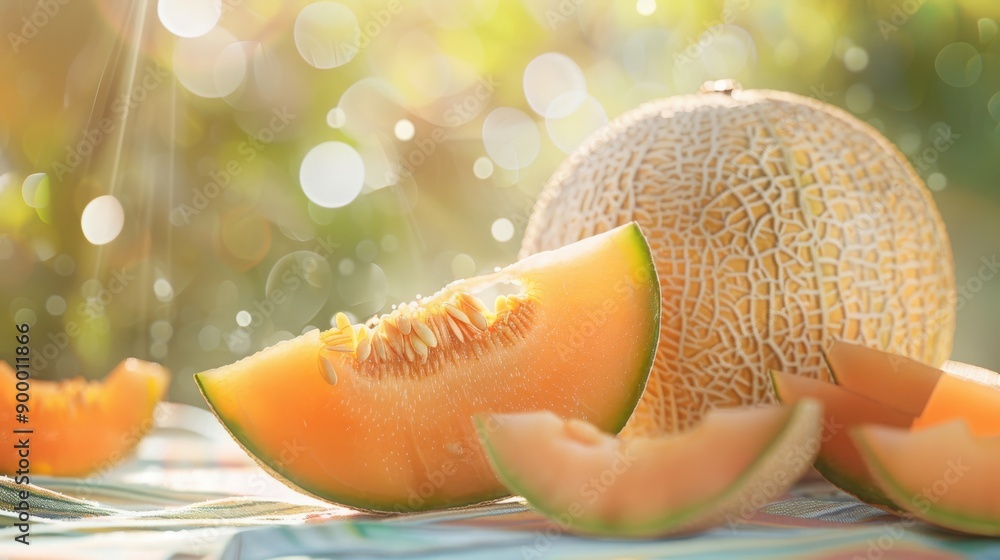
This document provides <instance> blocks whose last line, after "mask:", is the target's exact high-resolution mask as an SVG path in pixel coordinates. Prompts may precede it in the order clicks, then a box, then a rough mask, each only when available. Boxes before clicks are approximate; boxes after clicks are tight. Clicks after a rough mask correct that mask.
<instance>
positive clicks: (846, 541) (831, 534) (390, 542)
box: [0, 404, 1000, 560]
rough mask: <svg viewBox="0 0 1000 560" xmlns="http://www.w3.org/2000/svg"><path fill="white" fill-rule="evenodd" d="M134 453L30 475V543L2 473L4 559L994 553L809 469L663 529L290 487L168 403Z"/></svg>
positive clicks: (188, 410)
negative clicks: (617, 533)
mask: <svg viewBox="0 0 1000 560" xmlns="http://www.w3.org/2000/svg"><path fill="white" fill-rule="evenodd" d="M164 406H165V407H166V408H167V410H166V411H165V413H164V414H161V415H159V416H160V417H162V418H164V421H163V422H162V425H160V426H159V427H158V428H157V430H156V431H155V432H154V433H153V434H151V435H150V436H149V437H147V438H146V439H145V440H144V441H143V442H142V444H141V445H140V448H139V450H138V453H137V454H136V457H135V458H134V459H132V460H130V461H129V462H127V463H126V464H123V465H121V466H120V467H118V468H116V469H115V470H113V471H111V472H107V473H101V474H100V475H96V476H94V477H91V478H89V479H55V478H45V477H34V478H33V479H32V482H33V485H32V487H31V488H30V491H31V502H30V508H31V514H32V517H31V525H30V537H29V541H30V543H31V544H30V545H28V546H25V545H23V544H20V543H18V542H16V541H15V540H14V538H15V537H16V536H18V535H19V534H21V533H20V532H19V529H18V528H17V527H16V526H15V525H14V524H15V523H17V522H18V519H17V512H16V511H15V506H16V504H17V502H18V499H17V491H18V490H21V489H23V487H21V486H17V485H15V484H14V483H13V481H12V480H10V479H7V478H0V522H2V524H3V528H2V529H0V558H2V559H9V560H15V559H17V560H20V559H45V560H62V559H65V560H70V559H73V560H76V559H94V560H115V559H119V558H121V559H127V560H146V559H149V560H153V559H156V560H168V559H169V560H208V559H226V560H265V559H274V558H283V559H286V560H291V559H294V560H304V559H306V558H455V559H480V558H482V559H487V558H498V559H507V558H515V559H516V558H526V559H527V558H552V559H556V558H558V559H563V558H572V559H603V558H608V559H625V558H628V559H640V558H734V559H756V558H760V559H772V558H817V559H828V560H833V559H845V560H853V559H870V560H895V559H915V560H920V559H926V560H930V559H939V558H940V559H944V558H982V559H987V558H998V559H1000V539H976V538H969V537H964V536H960V535H955V534H951V533H948V532H945V531H940V530H937V529H934V528H931V527H928V526H926V525H923V524H920V523H917V522H914V521H910V520H902V519H899V518H896V517H893V516H890V515H886V514H885V513H883V512H882V511H880V510H878V509H875V508H872V507H869V506H867V505H865V504H862V503H860V502H857V501H856V500H854V499H852V498H851V497H849V496H846V495H844V494H842V493H840V492H838V491H836V489H834V488H832V487H831V486H829V485H827V484H826V483H825V482H823V481H821V480H818V479H810V480H807V481H804V482H803V483H801V484H799V485H798V486H797V487H796V488H795V489H794V490H793V491H792V492H791V493H789V494H788V495H786V496H784V497H782V499H781V500H779V501H777V502H774V503H772V504H770V505H768V506H766V507H765V508H763V509H762V510H761V511H759V512H758V513H757V514H756V515H754V516H753V517H751V518H749V519H746V520H745V522H742V523H741V524H739V525H737V526H727V527H720V528H718V529H715V530H712V531H708V532H705V533H701V534H698V535H694V536H688V537H683V538H672V539H658V540H615V539H595V538H583V537H577V536H573V535H569V534H565V533H563V532H562V531H560V530H559V527H558V526H557V525H554V524H552V523H550V522H548V521H547V520H545V519H544V518H542V517H540V516H538V515H537V514H534V513H533V512H531V511H530V510H529V509H527V508H526V507H525V506H524V504H523V503H521V502H520V501H518V500H516V499H511V500H507V501H504V502H500V503H496V504H490V505H486V506H478V507H472V508H466V509H461V510H449V511H441V512H430V513H423V514H411V515H395V516H376V515H367V514H358V513H356V512H353V511H351V510H347V509H344V508H338V507H335V506H331V505H329V504H326V503H323V502H319V501H316V500H313V499H310V498H307V497H304V496H301V495H299V494H296V493H294V492H292V491H291V490H288V489H287V488H285V487H284V486H282V485H281V484H280V483H278V482H276V481H274V480H273V479H271V478H270V477H269V476H268V475H266V474H265V473H264V472H263V471H261V470H260V469H259V468H258V467H256V466H255V465H254V464H253V463H252V462H251V461H250V460H249V459H248V458H247V457H246V456H245V455H244V454H243V452H242V451H240V450H239V448H238V447H236V446H235V444H233V443H232V442H231V441H230V440H229V438H228V436H226V435H225V433H224V431H223V430H222V429H221V427H220V426H219V425H218V424H217V423H216V422H215V419H214V418H213V417H212V416H211V415H210V414H208V413H207V412H205V411H202V410H199V409H196V408H193V407H186V406H180V405H173V404H167V405H164Z"/></svg>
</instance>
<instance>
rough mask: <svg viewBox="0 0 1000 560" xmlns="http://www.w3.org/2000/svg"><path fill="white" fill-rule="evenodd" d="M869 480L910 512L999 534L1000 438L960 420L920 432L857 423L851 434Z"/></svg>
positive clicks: (979, 532)
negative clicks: (999, 474)
mask: <svg viewBox="0 0 1000 560" xmlns="http://www.w3.org/2000/svg"><path fill="white" fill-rule="evenodd" d="M852 435H853V437H854V440H855V442H856V443H857V445H858V450H859V451H860V452H861V456H862V457H863V458H864V461H865V463H866V464H867V465H868V468H869V470H870V471H871V473H872V476H873V477H874V479H875V480H876V481H877V482H878V484H879V486H880V487H881V488H882V490H883V491H884V492H885V494H886V495H887V496H889V497H890V498H891V499H892V501H893V502H894V503H896V504H898V505H899V506H900V507H902V508H903V509H905V510H906V511H907V512H909V513H911V514H913V516H915V517H917V518H918V519H921V520H923V521H926V522H928V523H933V524H935V525H940V526H942V527H947V528H949V529H953V530H956V531H961V532H963V533H970V534H973V535H984V536H994V537H995V536H1000V500H998V499H997V494H996V492H995V488H996V484H997V478H996V477H997V472H1000V437H977V436H975V435H973V434H972V433H971V432H969V429H968V427H967V426H966V425H965V423H964V422H963V421H961V420H955V421H952V422H948V423H945V424H939V425H937V426H934V427H931V428H928V429H925V430H916V431H910V430H904V429H899V428H891V427H888V426H875V425H869V426H859V427H857V428H855V430H854V432H853V433H852Z"/></svg>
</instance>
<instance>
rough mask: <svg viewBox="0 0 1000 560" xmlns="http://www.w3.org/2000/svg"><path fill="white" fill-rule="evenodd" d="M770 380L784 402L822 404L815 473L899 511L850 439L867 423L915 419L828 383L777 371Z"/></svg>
mask: <svg viewBox="0 0 1000 560" xmlns="http://www.w3.org/2000/svg"><path fill="white" fill-rule="evenodd" d="M771 381H772V382H773V383H774V392H775V395H776V396H777V397H778V400H779V402H781V403H785V404H794V403H797V402H799V401H800V400H802V399H805V398H814V399H816V400H818V401H819V402H821V403H823V416H824V418H823V424H824V431H823V436H822V445H821V447H820V450H819V454H818V455H817V457H816V470H818V471H819V472H820V474H822V475H823V477H824V478H826V479H827V480H829V481H830V482H832V483H833V484H834V485H836V486H837V487H839V488H841V489H842V490H844V491H845V492H848V493H849V494H851V495H853V496H856V497H858V498H859V499H861V500H863V501H865V502H868V503H869V504H873V505H876V506H879V507H883V508H886V509H890V510H893V511H899V508H898V507H897V506H896V505H895V504H893V502H892V500H890V499H889V497H888V496H886V495H885V494H884V493H883V492H882V491H881V490H880V489H879V487H878V484H877V483H876V482H875V481H874V480H873V479H872V478H871V475H870V474H869V473H868V468H867V467H866V466H865V463H864V460H862V458H861V455H860V454H859V453H858V450H857V448H856V447H855V446H854V441H853V440H851V436H850V430H851V428H852V427H853V426H856V425H860V424H867V423H874V424H885V425H888V426H896V427H900V428H907V427H909V426H910V425H911V424H912V423H913V420H914V418H913V417H912V416H909V415H907V414H904V413H902V412H899V411H898V410H895V409H893V408H890V407H889V406H887V405H884V404H882V403H879V402H876V401H873V400H871V399H867V398H865V397H862V396H860V395H856V394H854V393H851V392H850V391H847V390H845V389H843V388H842V387H838V386H837V385H834V384H832V383H826V382H825V381H819V380H817V379H808V378H805V377H802V376H800V375H792V374H789V373H783V372H778V371H772V372H771Z"/></svg>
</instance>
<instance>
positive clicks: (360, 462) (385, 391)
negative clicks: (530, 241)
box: [195, 223, 660, 511]
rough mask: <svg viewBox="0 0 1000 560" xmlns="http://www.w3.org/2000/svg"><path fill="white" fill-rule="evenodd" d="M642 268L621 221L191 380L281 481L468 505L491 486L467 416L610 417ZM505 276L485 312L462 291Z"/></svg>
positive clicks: (412, 503) (608, 424)
mask: <svg viewBox="0 0 1000 560" xmlns="http://www.w3.org/2000/svg"><path fill="white" fill-rule="evenodd" d="M656 278H657V277H656V271H655V269H654V266H653V261H652V256H651V255H650V252H649V246H648V245H647V244H646V240H645V238H644V237H643V235H642V233H641V232H640V231H639V227H638V226H637V225H635V224H634V223H633V224H629V225H625V226H622V227H619V228H616V229H614V230H611V231H609V232H606V233H603V234H601V235H597V236H594V237H591V238H589V239H586V240H583V241H581V242H578V243H574V244H572V245H569V246H567V247H564V248H562V249H559V250H555V251H551V252H547V253H540V254H538V255H535V256H532V257H530V258H528V259H525V260H523V261H520V262H518V263H516V264H513V265H511V266H509V267H507V268H505V269H503V270H501V271H499V272H496V273H493V274H489V275H486V276H482V277H478V278H473V279H469V280H464V281H459V282H457V283H453V284H451V285H449V286H447V287H445V288H444V289H443V290H441V291H440V292H438V293H437V294H435V295H433V296H430V297H427V298H423V299H421V300H420V301H418V302H414V303H411V304H406V305H402V306H400V307H399V308H397V309H396V310H394V311H393V312H392V313H389V314H387V315H383V316H381V317H377V318H374V319H372V320H370V321H369V322H368V324H367V325H350V324H349V323H348V322H347V321H346V318H344V317H342V316H339V317H338V326H337V327H335V328H333V329H331V330H329V331H326V332H322V333H321V332H318V331H312V332H309V333H306V334H304V335H302V336H300V337H298V338H296V339H294V340H290V341H286V342H282V343H280V344H277V345H275V346H273V347H271V348H268V349H266V350H264V351H262V352H259V353H257V354H256V355H254V356H251V357H249V358H245V359H243V360H241V361H240V362H237V363H236V364H233V365H230V366H226V367H222V368H219V369H216V370H212V371H208V372H205V373H201V374H198V375H196V376H195V378H196V380H197V382H198V385H199V386H200V387H201V390H202V393H203V395H204V396H205V399H206V400H207V401H208V403H209V405H210V406H211V408H212V410H213V411H214V412H215V414H216V415H217V416H218V417H219V419H220V420H221V421H222V423H223V424H225V426H226V427H227V428H228V429H229V431H230V433H231V434H232V435H233V437H234V438H235V439H236V440H238V441H239V442H240V444H242V445H243V447H244V448H245V449H246V450H247V451H248V452H249V453H250V454H251V456H253V457H254V458H255V459H256V460H257V461H258V462H259V463H260V464H261V465H262V466H263V467H264V468H265V469H267V470H269V471H270V472H271V473H272V474H274V475H276V476H277V477H278V478H279V479H280V480H283V481H284V482H286V483H287V484H289V485H290V486H292V487H293V488H297V489H299V490H301V491H304V492H307V493H309V494H312V495H314V496H317V497H319V498H322V499H326V500H329V501H332V502H336V503H340V504H344V505H348V506H353V507H356V508H362V509H370V510H382V511H410V510H424V509H431V508H441V507H452V506H461V505H466V504H470V503H475V502H480V501H484V500H489V499H493V498H498V497H501V496H504V495H506V490H505V489H504V487H503V485H501V484H500V482H499V481H498V480H497V479H496V476H495V475H494V474H493V471H492V470H491V469H490V467H489V465H488V463H487V460H486V457H485V455H484V454H483V452H482V450H481V448H480V446H479V443H478V441H477V439H476V435H475V432H474V430H473V427H472V425H471V423H470V421H469V419H470V418H471V417H472V415H474V414H476V413H481V412H515V411H526V410H538V409H549V410H553V411H555V412H556V413H558V414H561V415H564V416H566V417H580V418H583V419H586V420H587V421H589V422H592V423H594V424H595V425H596V426H598V427H600V428H601V429H602V430H607V431H611V432H617V431H618V430H620V429H621V428H622V426H624V425H625V422H626V421H627V419H628V417H629V415H630V414H631V412H632V410H633V408H634V407H635V404H636V402H637V401H638V399H639V397H640V395H641V393H642V390H643V388H644V386H645V383H646V379H647V377H648V374H649V370H650V368H651V366H652V362H653V356H654V353H655V350H656V343H657V338H658V336H659V333H658V325H659V316H660V296H659V284H658V282H657V279H656ZM511 283H513V284H516V285H518V286H519V289H520V291H519V292H518V293H515V294H508V295H501V296H499V297H497V301H496V303H495V305H494V308H493V310H489V309H487V308H486V307H485V306H484V305H483V304H482V303H481V302H480V301H479V299H477V297H476V295H475V294H477V293H487V292H488V291H489V290H491V289H495V288H496V287H497V286H498V285H503V284H508V285H509V284H511Z"/></svg>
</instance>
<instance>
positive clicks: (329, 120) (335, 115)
mask: <svg viewBox="0 0 1000 560" xmlns="http://www.w3.org/2000/svg"><path fill="white" fill-rule="evenodd" d="M346 120H347V116H346V115H345V114H344V110H343V109H341V108H340V107H334V108H333V109H330V111H329V112H328V113H327V114H326V124H327V125H329V127H330V128H340V127H342V126H344V121H346Z"/></svg>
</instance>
